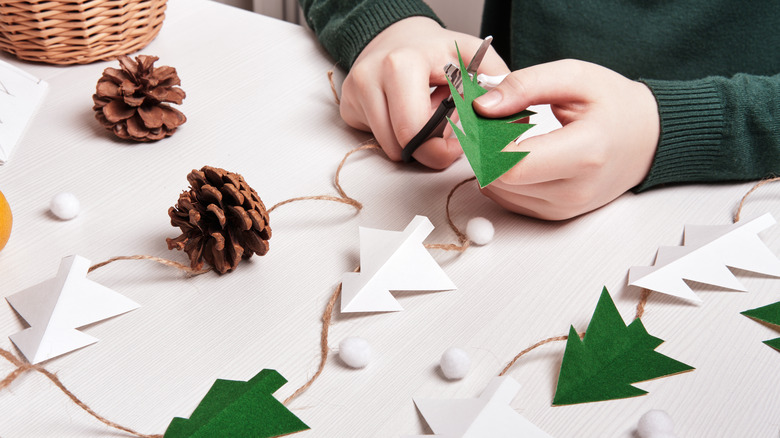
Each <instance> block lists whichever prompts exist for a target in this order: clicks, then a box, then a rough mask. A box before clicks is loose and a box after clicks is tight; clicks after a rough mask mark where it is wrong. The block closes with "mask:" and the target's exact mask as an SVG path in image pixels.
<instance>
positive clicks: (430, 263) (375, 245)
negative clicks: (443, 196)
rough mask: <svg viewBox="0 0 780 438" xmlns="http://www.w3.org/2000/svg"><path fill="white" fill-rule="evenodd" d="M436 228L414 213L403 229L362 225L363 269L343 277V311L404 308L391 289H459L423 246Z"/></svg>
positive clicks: (361, 248)
mask: <svg viewBox="0 0 780 438" xmlns="http://www.w3.org/2000/svg"><path fill="white" fill-rule="evenodd" d="M431 231H433V224H431V221H430V220H429V219H428V218H427V217H425V216H415V217H414V219H412V221H411V222H410V223H409V225H407V226H406V228H405V229H404V230H403V231H386V230H377V229H373V228H365V227H360V272H358V273H356V272H348V273H345V274H344V275H343V277H342V288H341V311H342V312H387V311H398V310H403V308H402V307H401V305H400V304H398V301H396V300H395V298H393V295H392V294H391V293H390V291H412V290H413V291H442V290H453V289H456V287H455V285H454V284H453V283H452V281H451V280H450V279H449V277H447V274H445V273H444V271H443V270H442V269H441V267H440V266H439V264H438V263H436V260H434V259H433V257H432V256H431V254H430V253H429V252H428V250H427V249H425V246H423V240H425V238H426V237H428V234H430V233H431Z"/></svg>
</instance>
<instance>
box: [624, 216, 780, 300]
mask: <svg viewBox="0 0 780 438" xmlns="http://www.w3.org/2000/svg"><path fill="white" fill-rule="evenodd" d="M774 224H775V219H774V218H773V217H772V215H770V214H768V213H767V214H765V215H763V216H761V217H759V218H757V219H753V220H752V221H750V222H747V223H741V222H738V223H736V224H733V225H715V226H702V225H696V226H691V225H687V226H686V227H685V237H684V242H683V246H671V247H667V246H664V247H660V248H659V249H658V254H657V255H656V259H655V263H654V264H653V266H636V267H633V268H631V269H630V270H629V273H628V283H629V284H630V285H633V286H639V287H643V288H647V289H650V290H653V291H656V292H661V293H664V294H668V295H673V296H676V297H680V298H684V299H686V300H691V301H697V302H700V301H701V299H700V298H699V297H698V296H697V295H696V294H695V293H694V292H693V290H691V288H690V287H689V286H688V285H687V284H686V283H685V281H684V280H690V281H696V282H699V283H706V284H711V285H714V286H719V287H723V288H727V289H733V290H738V291H745V290H746V289H745V287H744V286H743V285H742V283H740V281H739V280H737V278H736V277H735V276H734V274H732V272H731V271H730V270H729V269H728V267H731V268H737V269H743V270H745V271H750V272H756V273H759V274H764V275H771V276H774V277H780V260H778V258H777V256H775V255H774V254H773V253H772V251H770V250H769V248H767V246H766V245H765V244H764V242H762V241H761V239H760V238H759V237H758V233H759V232H760V231H763V230H765V229H767V228H769V227H771V226H772V225H774Z"/></svg>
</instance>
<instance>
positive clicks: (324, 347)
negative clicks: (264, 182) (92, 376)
mask: <svg viewBox="0 0 780 438" xmlns="http://www.w3.org/2000/svg"><path fill="white" fill-rule="evenodd" d="M370 149H375V150H378V149H380V148H379V146H378V145H377V144H376V141H375V140H370V141H369V142H366V143H365V144H362V145H360V146H358V147H357V148H355V149H352V150H351V151H349V152H347V154H346V155H345V156H344V158H342V160H341V162H340V163H339V166H338V168H337V169H336V176H335V180H334V183H335V186H336V190H337V192H338V194H339V196H329V195H323V196H301V197H296V198H292V199H287V200H285V201H281V202H279V203H277V204H275V205H274V206H273V207H271V208H270V209H268V212H269V213H270V212H271V211H273V210H275V209H276V208H277V207H280V206H282V205H286V204H289V203H291V202H297V201H307V200H325V201H333V202H339V203H342V204H347V205H351V206H353V207H355V209H357V210H358V211H360V210H361V209H362V208H363V205H362V204H361V203H360V202H358V201H357V200H355V199H353V198H351V197H349V196H348V195H347V194H346V193H345V191H344V189H343V188H342V187H341V182H340V176H341V171H342V169H343V167H344V164H345V163H346V161H347V159H348V158H349V157H350V156H351V155H352V154H354V153H355V152H359V151H363V150H370ZM474 179H475V178H469V179H467V180H465V181H462V182H460V183H458V184H457V185H456V186H455V187H454V188H453V189H452V190H451V191H450V193H449V195H448V196H447V203H446V212H447V222H448V223H449V226H450V228H451V229H452V230H453V231H454V232H455V234H456V236H457V237H458V241H459V245H454V244H432V245H430V247H431V248H435V249H443V250H455V251H459V252H463V251H465V249H466V248H467V247H468V244H469V241H468V238H467V237H466V236H465V234H463V233H462V232H461V231H460V230H459V229H458V227H457V226H455V224H454V222H453V221H452V218H451V215H450V209H449V207H450V201H451V199H452V196H453V194H454V193H455V191H456V190H457V189H458V188H459V187H461V186H462V185H464V184H466V183H468V182H469V181H472V180H474ZM119 260H150V261H153V262H157V263H160V264H162V265H165V266H170V267H173V268H176V269H178V270H181V271H184V272H186V273H187V274H189V275H200V274H204V273H206V272H209V271H211V268H206V269H200V270H197V269H192V268H191V267H189V266H187V265H184V264H182V263H179V262H176V261H173V260H168V259H164V258H162V257H157V256H151V255H132V256H118V257H112V258H110V259H108V260H106V261H103V262H100V263H97V264H95V265H92V266H91V267H90V268H89V270H88V271H87V272H88V273H89V272H92V271H94V270H96V269H98V268H101V267H103V266H106V265H108V264H110V263H113V262H116V261H119ZM359 270H360V267H357V268H355V272H358V271H359ZM340 294H341V284H339V285H338V287H337V288H336V289H335V290H334V291H333V293H332V294H331V296H330V299H329V300H328V304H327V305H326V307H325V311H324V312H323V316H322V333H321V336H320V365H319V367H318V369H317V372H316V373H315V374H314V375H313V376H312V377H311V378H310V379H309V380H308V381H307V382H306V383H305V384H303V385H302V386H301V387H300V388H298V389H297V390H296V391H295V392H294V393H293V394H292V395H290V396H289V397H288V398H287V399H286V400H285V401H284V404H285V405H286V404H288V403H289V402H291V401H292V400H293V399H295V398H296V397H298V396H299V395H300V394H302V393H303V392H304V391H306V390H307V389H308V388H309V387H310V386H311V385H312V384H313V383H314V381H315V380H316V379H317V378H318V377H319V376H320V374H322V372H323V370H324V369H325V364H326V362H327V359H328V353H329V348H328V333H329V329H330V326H331V323H332V319H333V311H334V307H335V304H336V301H337V300H338V297H339V296H340ZM0 356H3V357H4V358H5V359H6V360H8V361H9V362H11V364H13V365H14V366H15V367H16V369H14V370H13V371H12V372H11V373H9V374H8V375H7V376H6V377H5V378H4V379H3V380H2V381H0V391H2V390H3V389H5V388H7V387H8V386H9V385H10V384H11V383H12V382H13V381H14V380H16V379H17V378H18V377H19V376H21V375H22V374H24V373H25V372H27V371H37V372H39V373H41V374H43V375H44V376H46V377H47V378H49V380H51V381H52V382H53V383H54V384H55V386H57V388H59V389H60V390H61V391H62V392H63V393H64V394H65V395H67V396H68V398H70V399H71V401H73V403H75V404H76V405H77V406H78V407H80V408H81V409H83V410H84V411H86V412H87V413H88V414H89V415H91V416H92V417H94V418H95V419H97V420H98V421H100V422H101V423H103V424H105V425H107V426H109V427H112V428H114V429H117V430H120V431H123V432H126V433H129V434H131V435H134V436H137V437H141V438H161V437H162V436H163V435H148V434H143V433H140V432H138V431H135V430H133V429H131V428H129V427H125V426H122V425H121V424H118V423H115V422H113V421H111V420H109V419H107V418H105V417H103V416H102V415H100V414H98V413H97V412H95V411H94V410H93V409H92V408H90V407H89V406H88V405H87V404H86V403H84V402H83V401H82V400H81V399H79V398H78V397H76V395H75V394H73V393H72V392H71V391H70V390H69V389H68V388H67V387H66V386H65V385H64V384H63V383H62V381H60V379H59V378H58V377H57V376H56V374H54V373H51V372H50V371H48V370H46V369H45V368H44V367H42V366H40V365H32V364H30V363H29V362H27V361H26V360H25V359H24V358H21V357H17V356H15V355H14V354H13V353H11V352H9V351H6V350H4V349H2V348H0Z"/></svg>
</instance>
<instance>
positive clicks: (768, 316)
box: [740, 301, 780, 351]
mask: <svg viewBox="0 0 780 438" xmlns="http://www.w3.org/2000/svg"><path fill="white" fill-rule="evenodd" d="M740 313H742V314H743V315H745V316H749V317H751V318H753V319H755V320H758V321H762V322H765V323H767V324H771V325H773V326H775V327H777V328H780V301H778V302H776V303H774V304H770V305H768V306H764V307H759V308H756V309H751V310H745V311H744V312H740ZM764 343H765V344H766V345H769V346H770V347H772V348H774V349H775V350H777V351H780V338H775V339H770V340H768V341H764Z"/></svg>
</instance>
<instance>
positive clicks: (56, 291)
mask: <svg viewBox="0 0 780 438" xmlns="http://www.w3.org/2000/svg"><path fill="white" fill-rule="evenodd" d="M89 266H90V263H89V260H87V259H85V258H84V257H80V256H77V255H73V256H68V257H64V258H63V259H62V261H61V262H60V268H59V271H58V272H57V276H56V277H54V278H51V279H49V280H46V281H44V282H43V283H39V284H37V285H35V286H32V287H30V288H27V289H25V290H23V291H21V292H17V293H15V294H13V295H11V296H8V297H6V298H5V299H6V300H7V301H8V304H10V305H11V306H12V307H13V308H14V309H15V310H16V312H18V313H19V315H21V316H22V318H24V319H25V321H27V323H28V324H29V325H30V327H29V328H26V329H24V330H22V331H20V332H18V333H14V334H13V335H11V336H9V338H10V339H11V341H12V342H13V343H14V344H15V345H16V347H17V348H18V349H19V350H20V351H21V352H22V354H24V357H26V358H27V360H28V361H30V363H32V364H36V363H39V362H42V361H44V360H47V359H51V358H53V357H56V356H59V355H61V354H65V353H68V352H71V351H73V350H76V349H78V348H81V347H85V346H87V345H90V344H93V343H95V342H97V341H98V339H97V338H95V337H92V336H90V335H87V334H85V333H82V332H80V331H78V330H76V329H77V328H79V327H84V326H85V325H88V324H91V323H93V322H97V321H101V320H104V319H106V318H110V317H112V316H116V315H119V314H122V313H125V312H129V311H131V310H134V309H137V308H138V307H140V306H139V305H138V304H136V303H135V302H133V301H131V300H130V299H128V298H126V297H124V296H123V295H120V294H118V293H116V292H114V291H113V290H111V289H109V288H107V287H105V286H102V285H100V284H98V283H95V282H94V281H92V280H88V279H87V278H86V275H87V271H88V270H89Z"/></svg>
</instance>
